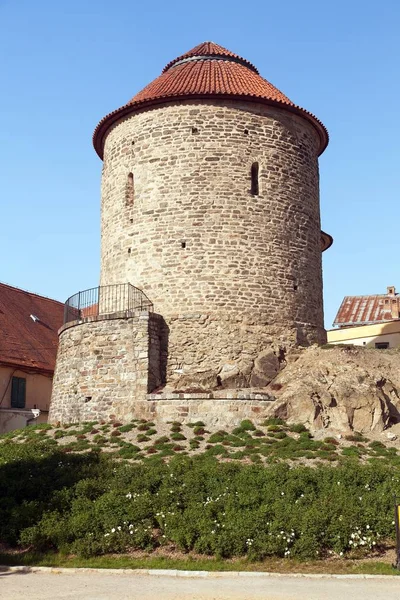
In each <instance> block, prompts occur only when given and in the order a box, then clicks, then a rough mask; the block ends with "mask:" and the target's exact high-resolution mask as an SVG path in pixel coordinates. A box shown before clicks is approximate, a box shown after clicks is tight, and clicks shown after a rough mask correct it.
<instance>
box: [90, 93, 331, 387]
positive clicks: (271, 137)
mask: <svg viewBox="0 0 400 600" xmlns="http://www.w3.org/2000/svg"><path fill="white" fill-rule="evenodd" d="M317 146H318V142H317V134H316V132H315V131H314V129H313V127H312V126H311V125H310V124H309V123H308V122H307V121H305V120H304V119H302V118H301V117H299V116H297V115H294V114H291V113H289V112H287V111H284V110H281V109H278V108H272V107H268V106H265V105H261V104H256V103H246V102H243V101H241V102H235V101H223V100H221V101H218V100H212V101H211V100H210V101H208V100H202V101H194V100H193V101H186V102H184V103H183V102H181V103H179V104H173V103H171V104H169V105H163V106H161V107H158V108H153V109H150V110H143V111H142V112H138V113H136V114H134V115H132V116H130V117H127V118H125V119H123V120H121V121H120V122H119V123H117V124H116V125H115V126H114V127H113V128H112V129H111V130H110V132H109V133H108V135H107V138H106V142H105V150H104V168H103V179H102V257H101V284H102V285H108V284H114V283H124V282H130V283H132V284H133V285H135V286H137V287H139V288H141V289H143V290H144V292H145V293H146V294H147V295H148V297H149V298H150V299H151V300H152V302H153V303H154V308H155V311H156V312H157V313H159V314H161V315H162V316H163V317H164V319H165V322H166V330H167V332H168V348H167V349H166V348H164V349H163V353H164V355H166V353H168V361H167V363H168V364H167V365H166V366H165V368H166V370H167V377H168V380H170V379H171V378H172V379H173V378H174V377H175V375H176V371H182V370H183V372H184V373H185V372H191V371H193V370H197V371H198V370H199V369H200V370H213V372H214V373H216V374H217V373H218V372H219V371H220V370H221V369H223V368H224V365H225V364H226V363H233V365H231V366H233V368H236V367H238V362H240V365H241V367H240V369H242V368H243V373H242V375H243V377H244V379H246V378H247V375H248V372H249V369H250V370H251V365H252V364H253V362H254V361H255V360H256V359H257V356H258V355H259V353H260V352H262V351H263V350H265V348H266V347H268V346H271V344H272V345H273V347H278V346H282V345H283V346H288V345H293V344H296V343H301V344H304V345H307V344H309V343H313V342H324V341H325V331H324V329H323V309H322V272H321V240H320V215H319V183H318V159H317ZM254 162H258V163H259V194H258V195H252V194H251V166H252V164H253V163H254ZM130 173H131V174H132V175H133V182H132V178H131V177H129V174H130ZM238 368H239V367H238ZM174 374H175V375H174ZM243 377H241V376H240V377H239V378H238V382H239V381H240V380H242V381H243Z"/></svg>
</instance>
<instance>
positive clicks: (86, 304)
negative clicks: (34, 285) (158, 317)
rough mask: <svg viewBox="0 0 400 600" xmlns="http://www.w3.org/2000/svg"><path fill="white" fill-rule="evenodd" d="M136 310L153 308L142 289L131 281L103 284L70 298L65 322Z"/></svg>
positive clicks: (66, 305) (65, 311)
mask: <svg viewBox="0 0 400 600" xmlns="http://www.w3.org/2000/svg"><path fill="white" fill-rule="evenodd" d="M134 310H147V311H149V312H152V310H153V304H152V302H150V300H149V299H148V297H147V296H146V294H145V293H144V292H142V290H139V289H138V288H136V287H134V286H133V285H131V284H130V283H119V284H116V285H102V286H99V287H95V288H91V289H90V290H84V291H83V292H78V293H77V294H74V295H73V296H71V297H70V298H68V300H67V301H66V303H65V305H64V323H69V322H70V321H78V320H80V319H84V318H85V317H97V316H99V315H107V314H111V313H118V312H126V311H134Z"/></svg>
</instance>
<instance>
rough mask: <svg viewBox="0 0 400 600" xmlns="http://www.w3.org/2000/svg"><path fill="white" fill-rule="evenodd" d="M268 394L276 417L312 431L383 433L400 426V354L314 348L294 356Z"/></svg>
mask: <svg viewBox="0 0 400 600" xmlns="http://www.w3.org/2000/svg"><path fill="white" fill-rule="evenodd" d="M266 389H267V390H270V391H271V392H272V393H273V394H274V396H275V398H276V401H275V402H274V403H273V405H272V406H271V412H272V413H273V414H274V415H275V416H279V417H281V418H283V419H286V420H288V421H292V422H294V421H296V422H301V423H304V424H306V425H307V426H309V427H310V429H312V430H320V429H331V430H335V431H338V432H349V431H359V432H371V431H372V432H376V433H379V432H381V431H383V430H384V429H387V428H388V427H390V426H391V425H393V424H395V423H398V422H400V398H399V394H400V354H399V352H398V351H397V350H371V349H366V348H360V347H356V346H345V347H331V348H327V349H324V348H321V347H317V346H313V347H310V348H307V349H304V350H301V351H297V352H296V353H295V354H293V355H290V354H289V355H288V356H287V364H286V366H285V367H284V368H283V369H282V370H281V371H280V372H279V373H278V375H277V376H276V377H275V378H274V379H273V381H272V382H271V383H270V385H269V386H267V388H266Z"/></svg>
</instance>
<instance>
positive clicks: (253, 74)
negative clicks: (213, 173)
mask: <svg viewBox="0 0 400 600" xmlns="http://www.w3.org/2000/svg"><path fill="white" fill-rule="evenodd" d="M212 97H219V98H227V97H229V98H231V99H243V98H245V99H246V100H249V101H256V102H262V103H265V104H270V105H273V106H280V107H281V108H285V109H286V110H289V111H291V112H294V113H296V114H298V115H300V116H302V117H303V118H305V119H307V120H308V121H309V122H310V123H311V124H312V125H313V126H314V127H315V129H316V130H317V132H318V134H319V137H320V148H319V153H320V154H321V153H322V152H323V151H324V150H325V148H326V146H327V144H328V139H329V138H328V132H327V130H326V129H325V127H324V125H323V124H322V123H321V122H320V121H319V120H318V119H317V118H316V117H315V116H314V115H312V114H311V113H309V112H308V111H306V110H304V109H303V108H301V107H300V106H297V105H296V104H294V103H293V102H292V101H291V100H289V98H288V97H287V96H285V95H284V94H282V92H280V91H279V90H278V89H277V88H276V87H274V86H273V85H272V84H271V83H269V81H267V80H266V79H263V78H262V77H261V76H260V75H259V73H258V71H257V69H256V68H255V67H254V66H253V65H252V64H251V63H250V62H249V61H247V60H246V59H244V58H241V57H240V56H238V55H237V54H233V52H230V50H227V49H226V48H223V47H222V46H218V44H214V43H213V42H204V43H203V44H199V45H198V46H196V47H195V48H193V49H192V50H189V52H186V53H185V54H183V55H182V56H179V57H178V58H175V59H174V60H172V61H171V62H170V63H168V65H167V66H166V67H165V68H164V69H163V72H162V74H161V75H160V76H159V77H157V79H155V80H154V81H152V82H151V83H150V84H149V85H147V86H146V87H145V88H144V89H143V90H142V91H141V92H139V93H138V94H136V96H134V97H133V98H132V99H131V100H130V101H129V102H128V103H127V104H125V105H124V106H122V107H121V108H118V109H117V110H115V111H114V112H112V113H110V114H109V115H107V116H106V117H104V119H102V120H101V121H100V123H99V124H98V125H97V127H96V129H95V132H94V134H93V144H94V147H95V150H96V152H97V154H98V155H99V156H100V158H102V157H103V147H104V140H105V137H106V135H107V132H108V130H109V128H110V127H111V125H113V123H115V122H116V121H117V120H118V119H120V118H121V117H124V116H126V115H128V114H130V113H132V112H134V111H135V110H138V109H140V108H142V107H144V106H150V105H155V104H162V103H165V102H168V101H171V100H175V101H176V100H185V99H187V98H191V99H201V98H212Z"/></svg>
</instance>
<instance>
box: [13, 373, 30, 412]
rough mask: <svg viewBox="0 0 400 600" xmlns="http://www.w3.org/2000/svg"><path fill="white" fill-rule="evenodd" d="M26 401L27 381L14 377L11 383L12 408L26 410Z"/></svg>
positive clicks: (23, 378)
mask: <svg viewBox="0 0 400 600" xmlns="http://www.w3.org/2000/svg"><path fill="white" fill-rule="evenodd" d="M25 401H26V379H25V377H13V378H12V381H11V407H12V408H25Z"/></svg>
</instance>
